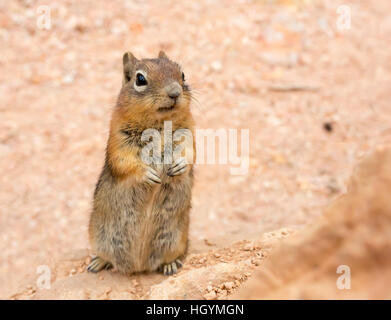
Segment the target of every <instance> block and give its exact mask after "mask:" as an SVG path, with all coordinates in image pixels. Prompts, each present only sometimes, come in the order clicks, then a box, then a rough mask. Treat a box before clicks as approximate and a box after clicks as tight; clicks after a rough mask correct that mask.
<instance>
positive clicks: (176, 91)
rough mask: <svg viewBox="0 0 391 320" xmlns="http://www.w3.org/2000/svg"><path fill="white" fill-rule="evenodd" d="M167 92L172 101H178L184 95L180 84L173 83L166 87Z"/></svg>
mask: <svg viewBox="0 0 391 320" xmlns="http://www.w3.org/2000/svg"><path fill="white" fill-rule="evenodd" d="M166 92H167V95H168V96H169V97H170V98H172V99H176V98H178V97H179V96H180V95H181V93H182V87H181V86H180V85H179V83H178V82H173V83H170V84H169V85H168V86H167V87H166Z"/></svg>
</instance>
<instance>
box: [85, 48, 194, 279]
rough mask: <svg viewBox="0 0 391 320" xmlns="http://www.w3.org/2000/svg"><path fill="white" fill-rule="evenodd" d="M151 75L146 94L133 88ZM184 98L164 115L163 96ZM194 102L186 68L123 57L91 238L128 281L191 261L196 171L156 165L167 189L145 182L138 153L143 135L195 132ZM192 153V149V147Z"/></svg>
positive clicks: (103, 260)
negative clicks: (168, 127)
mask: <svg viewBox="0 0 391 320" xmlns="http://www.w3.org/2000/svg"><path fill="white" fill-rule="evenodd" d="M140 69H141V70H144V71H146V73H147V80H148V86H147V89H146V90H145V91H144V92H141V93H140V92H137V91H136V90H135V88H134V81H135V72H136V71H137V70H140ZM173 81H174V82H177V83H179V84H180V85H181V87H182V90H183V92H182V93H181V95H180V96H179V97H178V98H177V103H176V105H175V107H174V109H172V110H168V111H167V110H163V111H162V110H161V109H160V108H165V107H166V106H167V105H169V104H170V103H172V100H171V98H170V97H168V95H167V93H166V92H165V91H164V90H165V89H164V88H167V85H169V84H170V83H172V82H173ZM190 100H191V94H190V90H189V88H188V87H187V85H186V84H185V83H184V82H183V81H182V72H181V69H180V67H179V66H178V65H177V64H176V63H174V62H172V61H170V60H169V59H168V58H167V56H166V55H165V54H164V53H160V54H159V58H158V59H143V60H140V61H139V60H137V59H136V58H134V56H133V55H132V54H131V53H126V54H125V55H124V81H123V86H122V89H121V92H120V95H119V98H118V102H117V105H116V107H115V109H114V111H113V115H112V120H111V126H110V134H109V139H108V145H107V152H106V160H105V165H104V167H103V170H102V173H101V175H100V178H99V181H98V183H97V185H96V189H95V193H94V204H93V210H92V213H91V218H90V225H89V236H90V242H91V246H92V250H93V253H94V254H95V255H97V256H98V257H99V259H100V261H101V267H97V266H96V265H95V267H94V266H91V271H94V272H96V271H99V270H100V269H102V268H103V265H104V264H105V263H106V266H107V265H113V266H115V267H116V268H117V269H118V270H119V271H120V272H122V273H127V274H129V273H133V272H139V271H154V270H156V269H158V268H159V267H161V266H164V265H166V264H170V263H172V262H174V261H175V260H176V259H177V258H179V257H181V256H183V255H185V253H186V250H187V242H188V228H189V210H190V206H191V189H192V185H193V167H192V164H188V165H187V168H186V171H185V172H184V173H183V174H181V175H177V176H169V175H168V174H167V172H168V170H169V169H170V167H171V166H172V165H167V164H164V165H163V164H162V165H155V164H151V167H152V168H153V169H155V170H156V172H158V174H159V176H160V179H161V184H150V183H148V182H147V181H146V178H145V177H146V170H147V165H146V164H145V163H144V162H143V161H142V160H141V158H140V152H141V149H142V147H143V146H144V145H145V143H144V142H142V141H141V134H142V132H143V131H144V130H145V129H148V128H154V129H157V130H159V131H160V132H161V134H162V137H163V124H164V121H165V120H171V121H172V126H173V131H175V130H176V129H179V128H186V129H190V130H191V131H192V132H193V125H194V124H193V118H192V115H191V112H190ZM187 148H193V150H194V143H193V144H192V145H191V146H187Z"/></svg>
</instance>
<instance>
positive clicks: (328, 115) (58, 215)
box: [0, 0, 391, 297]
mask: <svg viewBox="0 0 391 320" xmlns="http://www.w3.org/2000/svg"><path fill="white" fill-rule="evenodd" d="M343 4H346V5H348V6H349V8H350V9H351V18H352V20H351V28H350V29H348V30H339V29H338V28H337V21H338V17H339V15H338V14H337V8H338V6H339V5H341V1H334V0H331V1H326V0H319V1H317V0H313V1H311V0H307V1H304V0H303V1H299V0H281V1H272V0H269V1H266V0H265V1H262V0H252V1H250V0H248V1H246V0H241V1H239V0H237V1H233V0H232V1H228V0H226V1H224V0H221V1H211V0H209V1H208V0H201V1H172V0H159V1H154V0H153V1H118V0H115V1H100V0H98V1H69V0H67V1H28V0H26V1H5V0H3V1H0V47H1V54H0V119H1V120H0V170H1V171H0V172H1V174H0V297H3V296H5V295H8V294H10V293H12V292H13V291H14V290H15V288H16V287H17V285H18V283H19V282H20V281H21V280H22V279H23V278H24V277H26V276H29V275H30V276H31V275H35V273H36V267H37V266H38V265H43V264H49V263H50V261H52V260H53V259H55V257H57V256H61V255H62V254H63V253H64V252H66V251H69V250H73V249H79V248H86V247H88V239H87V223H88V217H89V212H90V207H91V199H92V192H93V188H94V184H95V182H96V180H97V177H98V174H99V172H100V169H101V167H102V165H103V160H104V149H105V146H106V139H107V134H108V125H109V120H110V114H111V109H112V108H113V106H114V104H115V101H116V97H117V94H118V92H119V90H120V86H121V76H122V73H121V72H122V61H121V58H122V54H123V53H124V52H125V51H132V52H133V53H134V54H135V56H136V57H138V58H144V57H155V56H157V53H158V51H159V50H160V49H163V50H165V51H166V53H167V54H168V56H169V57H171V58H172V59H173V60H175V61H178V62H179V63H180V64H181V65H182V66H183V69H184V71H185V74H186V78H187V79H188V80H189V83H190V84H191V85H192V87H193V89H194V95H195V97H196V98H197V100H198V103H195V104H193V107H192V108H193V113H194V116H195V119H196V123H197V128H213V129H217V128H226V129H228V128H237V129H241V128H244V129H250V156H251V159H250V171H249V174H248V175H245V176H231V175H230V173H229V167H228V166H207V165H203V166H198V167H197V171H196V184H195V188H194V193H193V194H194V202H193V210H192V221H191V240H192V241H193V242H196V241H200V240H202V241H203V240H204V239H208V240H209V241H211V242H214V241H215V242H218V241H219V239H223V240H222V241H224V242H225V243H226V244H229V243H231V242H234V241H237V240H241V239H251V238H252V237H253V236H255V235H261V234H262V233H263V232H267V231H272V230H276V229H279V228H282V227H287V228H291V229H293V230H294V229H301V228H302V227H303V226H305V225H307V224H309V223H311V222H312V221H313V220H314V219H315V218H317V217H318V216H319V215H320V212H321V208H322V206H324V205H325V204H327V203H329V202H330V201H331V200H332V199H333V198H335V197H336V196H338V195H339V194H341V193H343V192H344V191H345V187H346V179H347V178H348V177H349V176H350V174H351V170H352V168H353V165H354V164H355V163H356V162H357V160H358V159H360V158H361V157H362V156H363V155H364V154H366V153H367V152H368V151H371V150H374V149H376V147H378V146H380V145H384V144H387V143H389V142H390V138H391V109H390V108H391V106H390V98H391V90H390V88H391V50H390V43H391V18H390V15H389V13H390V12H391V2H390V1H389V0H376V1H375V0H361V1H345V2H344V3H343ZM40 5H48V6H49V7H50V9H51V29H50V30H41V29H39V28H38V27H37V18H38V16H39V14H37V8H38V7H39V6H40ZM294 89H298V90H294ZM325 126H326V127H327V128H328V129H329V130H326V128H325Z"/></svg>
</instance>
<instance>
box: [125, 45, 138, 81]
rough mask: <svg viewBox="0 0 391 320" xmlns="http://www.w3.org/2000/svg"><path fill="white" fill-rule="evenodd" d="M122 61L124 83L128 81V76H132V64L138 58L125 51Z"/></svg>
mask: <svg viewBox="0 0 391 320" xmlns="http://www.w3.org/2000/svg"><path fill="white" fill-rule="evenodd" d="M122 61H123V64H124V78H123V81H122V83H123V84H126V83H127V82H129V80H130V78H131V77H132V71H133V68H134V65H135V64H136V62H137V61H138V60H137V59H136V57H135V56H134V55H133V54H132V53H131V52H125V53H124V56H123V58H122Z"/></svg>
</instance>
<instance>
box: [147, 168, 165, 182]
mask: <svg viewBox="0 0 391 320" xmlns="http://www.w3.org/2000/svg"><path fill="white" fill-rule="evenodd" d="M145 177H146V179H147V182H148V183H150V184H155V183H159V184H160V183H162V180H161V179H160V177H159V175H158V173H157V172H156V170H154V169H152V168H151V167H148V168H147V171H146V173H145Z"/></svg>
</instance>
